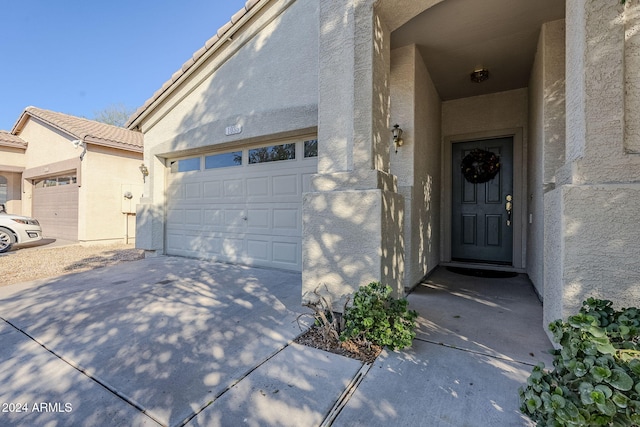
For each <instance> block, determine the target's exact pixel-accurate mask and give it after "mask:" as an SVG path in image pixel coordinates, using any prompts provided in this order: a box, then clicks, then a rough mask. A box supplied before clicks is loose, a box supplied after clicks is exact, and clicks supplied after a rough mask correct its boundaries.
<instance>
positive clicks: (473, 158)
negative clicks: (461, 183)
mask: <svg viewBox="0 0 640 427" xmlns="http://www.w3.org/2000/svg"><path fill="white" fill-rule="evenodd" d="M460 170H461V171H462V175H464V178H465V179H466V180H467V181H469V182H471V183H473V184H481V183H483V182H487V181H491V180H492V179H493V178H494V177H495V176H496V175H497V174H498V172H499V171H500V157H499V156H498V155H496V154H495V153H492V152H491V151H487V150H482V149H480V148H475V149H473V150H471V152H470V153H469V154H467V155H466V156H464V159H462V163H461V164H460Z"/></svg>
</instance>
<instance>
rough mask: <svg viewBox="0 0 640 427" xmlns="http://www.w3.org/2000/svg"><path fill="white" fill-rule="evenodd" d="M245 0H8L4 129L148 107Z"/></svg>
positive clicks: (3, 8) (2, 44) (4, 2)
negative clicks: (30, 119) (37, 119)
mask: <svg viewBox="0 0 640 427" xmlns="http://www.w3.org/2000/svg"><path fill="white" fill-rule="evenodd" d="M244 4H245V0H102V1H92V0H26V1H25V0H23V1H15V0H0V16H2V25H0V129H2V130H11V128H12V127H13V125H14V124H15V122H16V120H18V118H19V116H20V114H21V113H22V111H24V109H25V108H26V107H27V106H30V105H33V106H36V107H39V108H44V109H47V110H53V111H58V112H62V113H67V114H72V115H75V116H79V117H87V118H93V117H94V114H95V113H96V112H99V111H102V110H104V109H106V108H108V107H109V106H112V105H117V104H122V105H124V106H125V107H127V108H129V109H136V108H138V107H139V106H141V105H142V104H143V103H144V102H145V101H146V100H147V99H148V98H149V97H151V95H153V93H154V92H155V91H156V90H158V89H159V88H160V87H161V86H162V84H163V83H164V82H165V81H167V80H169V78H171V75H172V74H173V73H174V72H175V71H176V70H178V69H179V68H180V67H181V66H182V64H183V63H184V62H185V61H186V60H187V59H189V58H190V57H191V55H192V54H193V53H194V52H195V51H196V50H198V49H199V48H200V47H202V46H204V44H205V42H206V41H207V40H208V39H209V38H211V37H212V36H213V35H214V34H215V33H216V31H217V30H218V28H220V27H221V26H222V25H224V24H225V23H226V22H227V21H229V20H230V18H231V15H233V14H234V13H235V12H237V11H238V10H240V9H241V8H242V7H243V6H244Z"/></svg>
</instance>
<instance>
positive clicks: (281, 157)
mask: <svg viewBox="0 0 640 427" xmlns="http://www.w3.org/2000/svg"><path fill="white" fill-rule="evenodd" d="M316 172H317V141H316V140H307V141H296V142H286V143H281V144H270V145H265V146H257V147H249V148H246V149H242V150H238V151H233V152H224V153H213V154H211V155H204V156H197V157H191V158H186V159H180V160H176V161H172V162H171V173H170V174H169V182H168V186H167V188H168V191H167V226H166V252H167V253H168V254H170V255H183V256H190V257H198V258H208V259H212V260H216V261H222V262H232V263H240V264H247V265H257V266H267V267H275V268H282V269H287V270H296V271H300V270H301V269H302V193H303V192H305V191H308V189H309V181H310V177H311V175H313V174H315V173H316Z"/></svg>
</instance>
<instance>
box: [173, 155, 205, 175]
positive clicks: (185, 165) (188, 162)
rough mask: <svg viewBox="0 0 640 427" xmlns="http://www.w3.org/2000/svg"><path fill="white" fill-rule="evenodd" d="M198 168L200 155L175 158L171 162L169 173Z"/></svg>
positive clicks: (196, 169)
mask: <svg viewBox="0 0 640 427" xmlns="http://www.w3.org/2000/svg"><path fill="white" fill-rule="evenodd" d="M199 170H200V157H192V158H190V159H182V160H175V161H173V162H171V173H176V172H189V171H199Z"/></svg>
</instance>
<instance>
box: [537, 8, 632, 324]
mask: <svg viewBox="0 0 640 427" xmlns="http://www.w3.org/2000/svg"><path fill="white" fill-rule="evenodd" d="M625 8H627V9H626V10H627V11H631V10H632V9H635V10H636V12H637V10H638V9H637V8H638V5H637V4H634V5H633V6H631V5H627V6H621V5H617V6H615V5H607V4H605V3H603V2H601V1H598V0H587V1H584V0H568V1H567V19H566V28H567V29H566V49H567V84H566V94H567V95H566V104H567V106H566V111H567V129H566V130H567V136H566V144H567V149H566V163H565V165H564V166H563V167H562V168H561V169H560V170H559V171H558V173H557V176H556V180H557V184H558V185H557V186H556V189H555V190H553V191H550V192H549V193H547V194H546V195H545V215H546V222H545V272H544V277H545V284H544V294H545V304H544V319H545V323H547V322H549V321H552V320H555V319H558V318H565V317H566V316H568V315H570V314H573V313H575V312H576V311H577V309H578V308H579V307H580V304H581V302H582V301H583V300H584V299H586V298H587V297H590V296H594V297H599V298H605V299H609V300H612V301H613V302H614V304H615V305H616V306H618V307H621V306H630V305H637V301H638V300H639V299H640V295H639V294H638V292H639V289H640V286H639V285H640V273H639V272H638V268H637V265H636V264H637V259H638V256H637V254H638V252H639V251H640V244H639V243H638V242H640V234H639V233H640V231H639V230H640V229H639V228H638V212H639V209H640V156H638V155H636V154H630V153H629V151H630V150H628V148H629V146H630V145H633V142H632V141H629V142H628V141H627V138H633V133H634V132H633V130H632V129H629V128H628V127H627V126H625V120H628V119H630V118H631V120H634V118H635V117H637V116H638V112H639V110H640V105H639V104H638V103H637V102H635V101H633V96H631V99H627V97H626V93H625V90H626V88H627V87H628V86H629V84H630V82H629V80H627V81H626V82H625V73H627V68H626V67H629V66H630V67H633V66H634V62H633V60H632V61H631V63H626V62H625V58H629V57H630V56H633V55H634V54H633V53H630V52H629V50H634V49H635V43H633V42H630V41H629V39H628V35H629V34H625V25H626V24H628V23H629V22H636V21H635V20H636V19H637V18H636V17H634V18H633V19H631V21H627V18H629V17H632V16H637V15H634V14H633V13H631V14H629V15H625V14H624V13H623V11H624V10H625ZM633 73H634V71H632V72H631V74H628V73H627V74H626V75H627V77H628V76H629V75H633ZM631 84H633V83H631ZM630 132H631V133H630Z"/></svg>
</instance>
